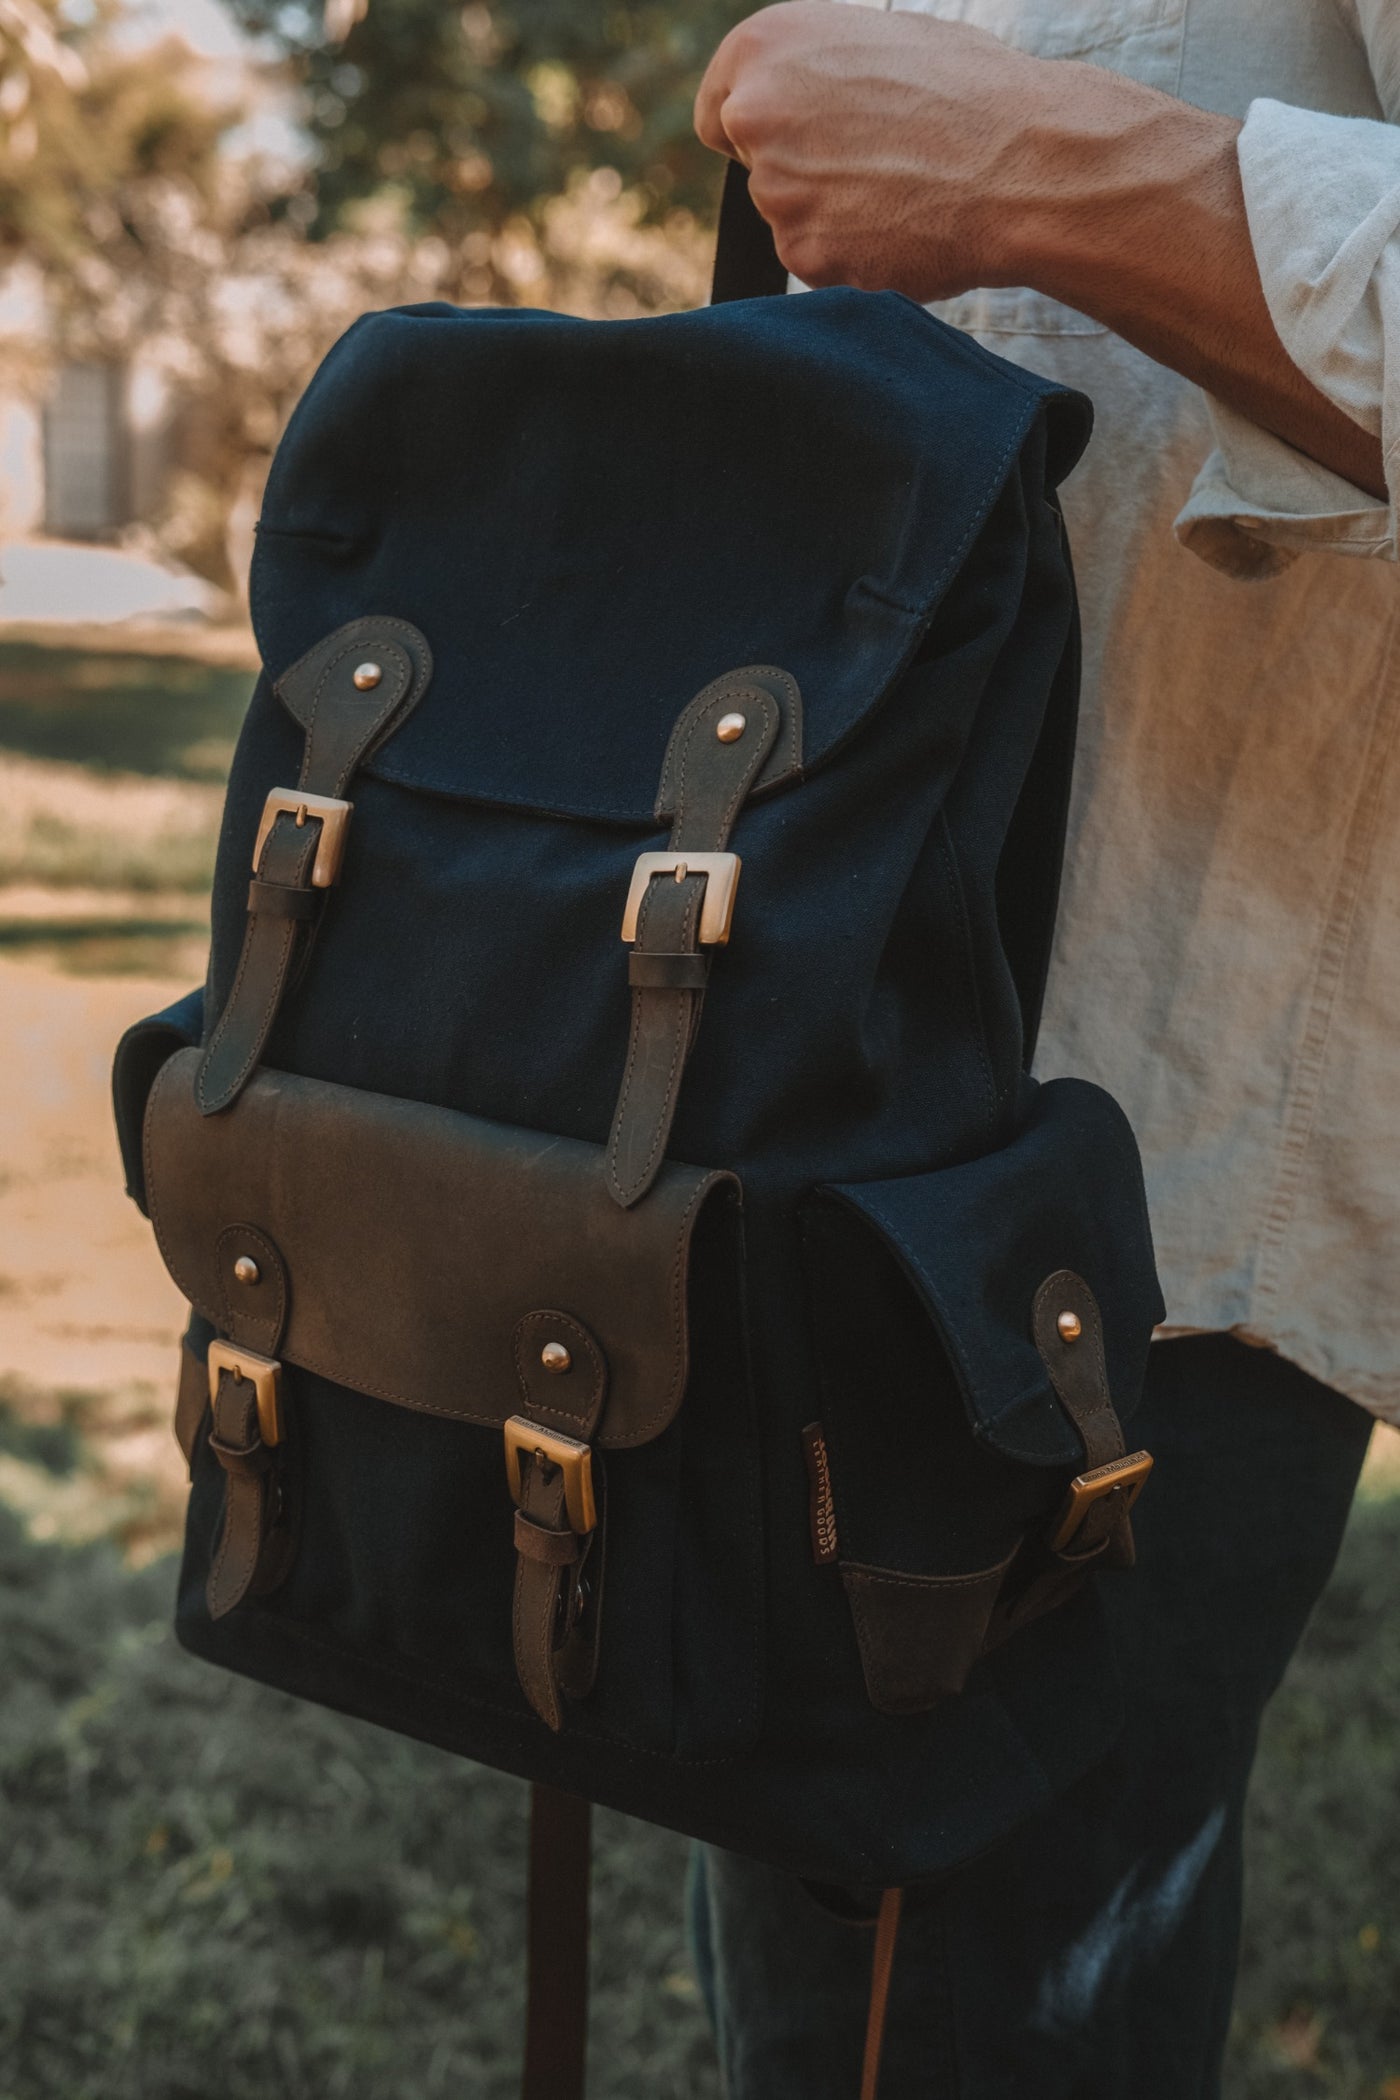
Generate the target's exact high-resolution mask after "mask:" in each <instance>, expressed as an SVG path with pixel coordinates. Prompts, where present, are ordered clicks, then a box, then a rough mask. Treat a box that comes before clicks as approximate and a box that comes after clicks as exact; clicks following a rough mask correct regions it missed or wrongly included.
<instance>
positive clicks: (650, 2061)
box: [0, 1508, 715, 2100]
mask: <svg viewBox="0 0 1400 2100" xmlns="http://www.w3.org/2000/svg"><path fill="white" fill-rule="evenodd" d="M172 1582H173V1562H172V1561H171V1560H170V1559H168V1558H167V1559H163V1560H160V1561H157V1562H154V1563H152V1564H151V1565H150V1566H149V1567H147V1568H145V1569H142V1570H140V1571H138V1572H132V1571H130V1570H128V1569H127V1568H126V1567H124V1565H123V1564H122V1562H121V1561H120V1559H119V1558H118V1556H117V1555H116V1553H115V1551H114V1550H113V1549H112V1548H111V1547H110V1546H109V1545H106V1544H93V1545H89V1546H86V1547H80V1548H76V1549H75V1548H72V1547H64V1546H59V1545H43V1544H36V1543H35V1542H34V1541H33V1540H32V1539H30V1538H28V1537H26V1535H25V1533H24V1532H23V1530H22V1529H21V1527H20V1525H19V1523H18V1521H17V1520H16V1519H15V1517H14V1516H13V1514H12V1513H10V1512H8V1511H6V1510H4V1509H3V1508H0V1598H2V1599H3V1601H2V1602H0V1650H2V1651H3V1653H4V1654H5V1657H6V1677H7V1693H6V1711H5V1726H4V1730H3V1735H0V1825H3V1827H2V1828H0V1845H2V1846H3V1852H4V1857H5V1859H6V1862H7V1866H6V1874H5V1882H4V1893H3V1896H0V2095H2V2096H3V2100H264V2096H265V2095H266V2094H267V2092H268V2091H269V2089H270V2088H271V2089H272V2090H275V2091H276V2092H277V2094H278V2095H279V2100H335V2096H340V2095H345V2096H350V2100H404V2096H406V2095H409V2094H411V2095H413V2096H414V2100H449V2096H450V2100H464V2096H465V2100H496V2096H502V2100H504V2096H505V2095H507V2094H509V2093H511V2092H513V2090H514V2086H515V2082H516V2078H517V2076H518V2066H517V2056H516V2051H517V2046H518V2029H519V2023H520V2017H521V2010H520V1964H521V1957H522V1945H523V1911H522V1894H521V1889H522V1875H523V1846H524V1836H525V1827H524V1792H523V1789H522V1788H520V1787H519V1786H517V1785H516V1784H515V1783H513V1782H511V1781H509V1780H505V1779H502V1778H500V1777H498V1776H497V1775H495V1774H492V1773H488V1772H485V1771H482V1770H480V1769H478V1768H475V1767H473V1766H470V1765H467V1764H464V1763H462V1762H460V1761H459V1760H456V1759H452V1758H448V1757H446V1756H443V1755H441V1754H439V1753H437V1752H434V1751H429V1750H426V1749H423V1748H421V1747H419V1746H417V1745H414V1744H411V1743H408V1742H404V1741H401V1740H400V1739H398V1738H396V1737H393V1736H389V1735H385V1734H383V1733H381V1732H379V1731H377V1730H374V1729H371V1728H367V1727H364V1726H360V1725H357V1724H353V1723H350V1722H346V1721H343V1720H340V1719H337V1718H335V1717H333V1716H331V1715H328V1714H323V1713H321V1712H319V1711H317V1710H316V1709H314V1708H310V1707H303V1706H299V1705H297V1704H295V1703H294V1702H292V1701H290V1700H287V1699H285V1698H282V1697H280V1696H279V1695H276V1694H274V1693H270V1692H268V1691H266V1690H264V1689H262V1688H260V1687H257V1686H254V1685H250V1684H245V1683H242V1682H240V1681H238V1680H235V1679H231V1678H225V1677H222V1676H221V1675H219V1674H217V1673H216V1672H214V1671H212V1670H209V1669H207V1668H205V1667H203V1666H202V1665H199V1664H197V1663H193V1662H191V1661H189V1660H188V1659H187V1658H185V1657H184V1656H182V1655H181V1654H180V1652H179V1651H178V1650H177V1649H176V1648H175V1646H174V1644H173V1641H172V1640H171V1638H170V1636H169V1634H168V1632H167V1630H166V1624H167V1619H168V1615H169V1607H170V1592H171V1586H172ZM600 1825H601V1827H600V1833H599V1845H598V1852H599V1889H598V1897H597V1904H596V1912H595V1915H596V1916H597V1918H598V1923H599V1948H598V1960H597V1977H596V1986H595V1992H594V2002H593V2018H594V2057H595V2065H596V2073H597V2075H596V2078H595V2081H594V2083H595V2090H596V2092H597V2094H598V2095H599V2096H600V2100H610V2096H612V2100H624V2096H626V2100H632V2096H635V2100H643V2096H646V2100H711V2096H712V2095H713V2093H714V2090H715V2088H714V2084H713V2078H712V2073H711V2070H710V2064H709V2048H708V2042H707V2040H706V2037H705V2034H704V2031H703V2026H702V2022H701V2019H700V2014H699V2010H698V2006H697V2004H696V2000H695V1994H694V1988H693V1986H692V1985H691V1983H690V1981H689V1978H688V1976H687V1975H686V1972H685V1969H684V1965H683V1954H682V1931H681V1921H680V1887H681V1881H682V1876H683V1873H684V1848H683V1847H682V1846H681V1845H680V1843H679V1842H678V1841H676V1840H673V1839H669V1838H667V1837H664V1836H662V1835H661V1834H660V1833H657V1832H652V1831H644V1830H642V1829H641V1828H640V1827H639V1826H636V1825H631V1824H628V1823H626V1822H625V1821H624V1820H623V1819H622V1818H620V1817H616V1816H605V1817H602V1818H601V1819H600Z"/></svg>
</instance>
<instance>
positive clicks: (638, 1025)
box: [608, 883, 705, 1197]
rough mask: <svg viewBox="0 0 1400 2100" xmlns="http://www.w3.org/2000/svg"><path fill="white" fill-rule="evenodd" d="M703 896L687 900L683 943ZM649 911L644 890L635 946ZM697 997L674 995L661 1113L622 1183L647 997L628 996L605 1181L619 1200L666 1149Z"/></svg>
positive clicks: (640, 1184)
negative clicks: (626, 1037) (642, 1155)
mask: <svg viewBox="0 0 1400 2100" xmlns="http://www.w3.org/2000/svg"><path fill="white" fill-rule="evenodd" d="M704 894H705V893H704V891H703V889H701V887H700V886H699V884H698V883H697V885H696V888H695V894H694V896H693V897H691V898H688V899H687V902H686V907H685V916H684V918H683V919H682V921H681V938H682V940H683V941H685V942H687V943H689V941H690V938H691V934H692V933H693V931H694V926H695V919H696V914H697V913H698V912H699V909H700V905H701V901H702V899H703V897H704ZM650 909H651V892H650V890H648V892H647V895H646V896H645V897H644V898H643V900H642V908H641V911H640V913H639V914H638V919H637V944H638V946H639V947H640V946H641V944H642V937H643V935H644V934H645V932H646V926H647V919H648V917H649V915H650ZM663 996H664V995H663ZM700 996H701V995H700V993H698V992H677V993H675V994H674V997H675V1000H676V1005H675V1009H674V1012H673V1014H672V1042H671V1063H670V1067H669V1069H668V1070H667V1073H666V1089H665V1093H664V1094H663V1096H662V1106H663V1113H662V1115H661V1116H660V1117H659V1118H658V1119H657V1120H656V1122H655V1126H654V1128H653V1130H652V1137H651V1148H650V1150H649V1151H648V1153H647V1156H646V1159H645V1160H644V1161H643V1163H642V1166H641V1168H640V1169H639V1171H638V1172H636V1173H635V1174H634V1175H633V1176H632V1179H631V1180H630V1181H628V1182H625V1183H624V1182H623V1180H622V1178H621V1176H620V1175H619V1173H618V1171H617V1162H618V1154H619V1152H620V1150H621V1145H622V1134H623V1131H624V1129H625V1128H626V1124H627V1111H628V1107H629V1105H630V1102H631V1096H632V1081H633V1078H634V1076H635V1072H636V1065H637V1051H638V1049H639V1047H640V1045H641V1039H642V1022H643V1016H644V1014H645V1012H646V1008H645V1006H644V1005H643V1003H642V1002H643V1000H644V999H646V998H647V997H648V994H647V993H645V992H633V994H632V1033H631V1039H630V1041H629V1042H628V1045H627V1069H626V1071H625V1072H624V1073H623V1076H622V1092H621V1093H620V1094H619V1096H618V1102H617V1116H616V1119H615V1121H614V1123H613V1130H612V1137H611V1139H610V1140H609V1144H608V1181H609V1183H610V1184H611V1186H612V1188H613V1189H614V1190H615V1192H616V1193H617V1195H618V1196H620V1197H626V1196H627V1195H629V1194H630V1193H631V1192H632V1191H633V1190H635V1189H641V1188H644V1187H645V1186H646V1182H647V1177H648V1175H649V1174H650V1173H651V1170H652V1167H653V1165H654V1163H655V1161H656V1157H657V1154H658V1153H659V1152H664V1150H665V1149H666V1140H667V1138H668V1137H669V1136H670V1134H671V1122H672V1117H671V1116H668V1115H666V1114H665V1113H664V1110H665V1108H666V1107H667V1106H668V1105H670V1106H672V1107H673V1106H674V1104H673V1103H672V1096H673V1094H674V1092H675V1086H676V1068H677V1066H678V1065H681V1064H683V1063H684V1061H685V1055H686V1051H687V1048H688V1046H689V1041H690V1022H691V1015H692V1012H693V1009H692V1007H691V1006H690V1005H689V1004H687V1003H686V1002H688V1001H690V1000H692V999H698V998H699V997H700Z"/></svg>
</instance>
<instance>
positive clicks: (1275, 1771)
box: [0, 1411, 1400, 2100]
mask: <svg viewBox="0 0 1400 2100" xmlns="http://www.w3.org/2000/svg"><path fill="white" fill-rule="evenodd" d="M70 1412H71V1411H70ZM3 1441H4V1443H6V1444H7V1445H8V1447H9V1451H10V1452H11V1453H12V1454H13V1455H14V1459H15V1461H16V1462H23V1463H25V1464H26V1465H28V1466H29V1467H31V1468H38V1469H43V1468H46V1467H47V1468H51V1469H52V1470H53V1472H54V1473H55V1474H56V1475H65V1474H71V1472H72V1471H73V1469H74V1468H75V1466H76V1465H77V1464H78V1463H79V1455H78V1452H77V1450H76V1447H75V1444H74V1440H73V1435H72V1429H71V1422H70V1421H69V1420H68V1418H67V1417H66V1416H65V1415H64V1414H63V1412H62V1411H60V1414H59V1417H58V1419H57V1420H56V1421H55V1422H54V1423H52V1424H50V1425H48V1426H46V1427H42V1428H41V1429H39V1430H36V1431H29V1430H27V1429H26V1428H25V1425H24V1424H23V1422H21V1421H19V1420H18V1419H16V1417H15V1415H14V1414H13V1413H11V1414H10V1415H9V1416H8V1417H7V1422H6V1428H5V1434H4V1438H3ZM1397 1549H1400V1497H1394V1496H1392V1497H1390V1498H1388V1499H1387V1498H1381V1499H1376V1500H1372V1501H1368V1502H1363V1503H1361V1504H1359V1505H1358V1508H1357V1512H1356V1516H1355V1519H1354V1521H1353V1525H1352V1528H1351V1532H1350V1535H1349V1537H1348V1541H1347V1545H1346V1549H1345V1552H1344V1555H1343V1560H1342V1565H1341V1568H1340V1570H1339V1572H1338V1576H1337V1579H1336V1581H1335V1582H1334V1584H1333V1586H1332V1588H1331V1590H1330V1591H1329V1593H1328V1596H1327V1598H1326V1599H1325V1601H1324V1603H1323V1605H1322V1607H1321V1609H1320V1611H1319V1613H1318V1615H1317V1617H1316V1620H1315V1621H1314V1624H1313V1626H1312V1629H1311V1631H1310V1633H1309V1635H1308V1638H1307V1640H1306V1642H1305V1644H1304V1647H1303V1649H1302V1651H1301V1653H1300V1655H1299V1657H1298V1659H1297V1662H1296V1664H1295V1666H1294V1669H1293V1671H1292V1673H1291V1675H1290V1678H1289V1680H1288V1683H1287V1685H1286V1686H1285V1689H1284V1691H1283V1692H1282V1693H1281V1695H1280V1697H1279V1699H1278V1701H1277V1702H1276V1704H1275V1707H1274V1709H1273V1711H1272V1713H1271V1716H1270V1718H1269V1721H1268V1725H1267V1728H1266V1731H1265V1740H1264V1745H1263V1750H1262V1754H1261V1763H1260V1771H1259V1780H1258V1785H1257V1788H1256V1794H1255V1802H1254V1810H1253V1819H1252V1830H1251V1900H1250V1912H1249V1926H1248V1935H1247V1945H1246V1953H1245V1961H1244V1969H1243V1975H1242V1979H1241V1991H1240V2007H1239V2017H1238V2021H1237V2034H1236V2041H1235V2047H1234V2052H1233V2059H1232V2070H1231V2083H1230V2086H1229V2088H1228V2090H1229V2092H1230V2094H1231V2100H1313V2096H1325V2100H1395V2096H1396V2095H1400V1891H1397V1887H1396V1873H1395V1863H1396V1861H1397V1859H1400V1798H1397V1792H1396V1788H1395V1785H1394V1771H1395V1744H1396V1741H1397V1737H1400V1627H1397V1621H1396V1616H1395V1613H1394V1610H1393V1601H1394V1569H1395V1565H1396V1559H1397ZM173 1570H174V1563H173V1561H172V1560H171V1559H170V1558H169V1557H164V1558H162V1559H159V1560H156V1561H154V1562H152V1563H151V1564H150V1565H148V1566H146V1567H144V1568H142V1569H139V1570H132V1569H131V1568H130V1567H129V1566H128V1565H126V1564H125V1563H124V1562H123V1561H122V1560H121V1558H120V1557H119V1555H118V1553H117V1552H116V1550H115V1549H114V1548H113V1547H112V1546H111V1545H110V1544H109V1543H107V1542H104V1541H97V1542H89V1543H87V1544H83V1545H78V1546H72V1545H63V1544H58V1543H43V1542H39V1541H36V1540H35V1539H34V1538H33V1536H32V1535H30V1533H28V1532H27V1531H26V1530H25V1528H24V1527H23V1526H22V1525H21V1523H20V1522H19V1520H18V1519H17V1517H16V1516H15V1515H14V1514H13V1512H11V1511H8V1510H6V1509H5V1508H4V1507H3V1506H0V1652H3V1654H4V1655H5V1658H6V1682H7V1690H6V1707H5V1724H4V1728H3V1732H0V1847H2V1848H3V1856H4V1858H5V1860H6V1862H7V1867H6V1874H5V1880H4V1888H3V1894H0V2100H263V2096H264V2095H265V2094H266V2093H267V2092H268V2090H269V2089H272V2090H275V2091H276V2092H277V2093H278V2095H279V2100H283V2096H284V2100H339V2096H345V2100H405V2096H407V2095H412V2096H413V2100H449V2096H451V2100H505V2096H506V2095H508V2094H511V2093H512V2092H513V2091H514V2087H515V2080H516V2076H517V2054H516V2052H517V2046H518V2030H519V2022H520V2017H521V2008H520V1963H521V1953H522V1941H523V1915H522V1894H521V1890H522V1878H523V1848H524V1836H525V1828H524V1797H523V1789H521V1788H520V1787H519V1786H517V1785H516V1784H515V1783H514V1782H512V1781H509V1780H506V1779H503V1778H501V1777H499V1776H498V1775H495V1774H493V1773H489V1772H486V1771H483V1770H481V1769H480V1768H477V1767H474V1766H471V1765H468V1764H465V1763H463V1762H460V1761H458V1760H456V1759H452V1758H449V1757H446V1756H443V1755H441V1754H439V1753H437V1752H435V1751H430V1750H427V1749H424V1748H422V1747H420V1746H418V1745H415V1744H412V1743H408V1742H405V1741H402V1740H400V1739H398V1738H396V1737H393V1736H389V1735H386V1734H383V1733H381V1732H380V1731H378V1730H375V1729H371V1728H368V1727H365V1726H362V1725H360V1724H357V1723H352V1722H348V1721H345V1720H342V1719H339V1718H336V1717H334V1716H332V1715H329V1714H324V1713H322V1712H320V1711H318V1710H317V1709H315V1708H312V1707H307V1706H301V1705H299V1704H297V1703H295V1702H293V1701H291V1700H288V1699H286V1698H284V1697H282V1696H281V1695H279V1694H275V1693H272V1692H269V1691H267V1690H265V1689H263V1688H261V1687H259V1686H255V1685H252V1684H246V1683H243V1682H241V1681H239V1680H236V1679H232V1678H226V1677H224V1676H221V1675H220V1674H218V1673H216V1672H214V1671H212V1670H210V1669H208V1668H206V1667H205V1666H204V1665H202V1664H199V1663H195V1662H192V1661H190V1660H189V1659H187V1658H186V1657H184V1656H183V1655H182V1654H181V1653H180V1652H179V1651H178V1650H177V1649H176V1648H175V1646H174V1643H173V1641H172V1639H171V1637H170V1635H169V1632H168V1630H167V1621H168V1615H169V1607H170V1595H171V1588H172V1584H173ZM597 1851H598V1861H599V1888H598V1896H597V1900H596V1905H595V1918H596V1921H597V1960H596V1979H595V1990H594V1999H593V2022H594V2025H593V2045H592V2054H593V2066H594V2077H593V2087H592V2090H593V2093H594V2096H595V2100H633V2096H635V2100H643V2096H645V2100H716V2093H717V2087H716V2083H715V2076H714V2071H713V2066H712V2060H711V2056H710V2050H709V2044H708V2040H707V2037H706V2033H705V2030H704V2025H703V2021H702V2018H701V2013H700V2009H699V2006H698V2004H697V2001H696V1996H695V1990H694V1986H693V1983H692V1982H691V1980H690V1978H689V1974H688V1971H687V1968H686V1964H685V1957H684V1951H683V1934H682V1924H681V1885H682V1879H683V1874H684V1847H683V1846H682V1845H681V1844H680V1843H679V1841H677V1840H675V1839H673V1838H671V1837H669V1836H667V1835H665V1834H664V1833H662V1832H658V1831H655V1830H651V1829H648V1828H646V1827H644V1826H642V1825H639V1824H635V1823H630V1822H628V1821H627V1820H626V1819H624V1818H622V1817H619V1816H612V1815H604V1816H602V1817H600V1827H599V1841H598V1847H597Z"/></svg>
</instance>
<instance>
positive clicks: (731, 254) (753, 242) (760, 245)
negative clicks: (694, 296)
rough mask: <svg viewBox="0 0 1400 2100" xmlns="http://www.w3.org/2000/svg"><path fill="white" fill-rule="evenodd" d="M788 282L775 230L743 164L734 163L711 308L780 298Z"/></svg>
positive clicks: (724, 200)
mask: <svg viewBox="0 0 1400 2100" xmlns="http://www.w3.org/2000/svg"><path fill="white" fill-rule="evenodd" d="M787 281H788V273H787V270H786V268H785V267H784V265H783V264H782V263H781V262H780V261H779V260H778V251H777V249H776V248H775V247H774V246H773V234H772V230H771V228H770V227H769V225H768V222H767V220H766V219H765V218H764V217H763V215H762V214H761V212H760V211H759V209H758V206H757V205H756V204H755V203H754V201H753V198H752V197H751V196H750V195H749V171H748V169H747V168H746V167H745V166H744V165H743V163H742V162H741V161H737V160H731V161H730V163H729V167H728V169H727V171H726V173H725V177H724V194H723V196H722V197H721V199H720V207H719V234H718V236H717V238H716V241H715V270H714V280H713V282H712V284H711V287H710V304H711V306H723V305H724V304H725V302H726V301H727V300H730V299H766V298H772V297H778V296H781V294H782V293H784V292H785V291H786V290H787Z"/></svg>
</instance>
